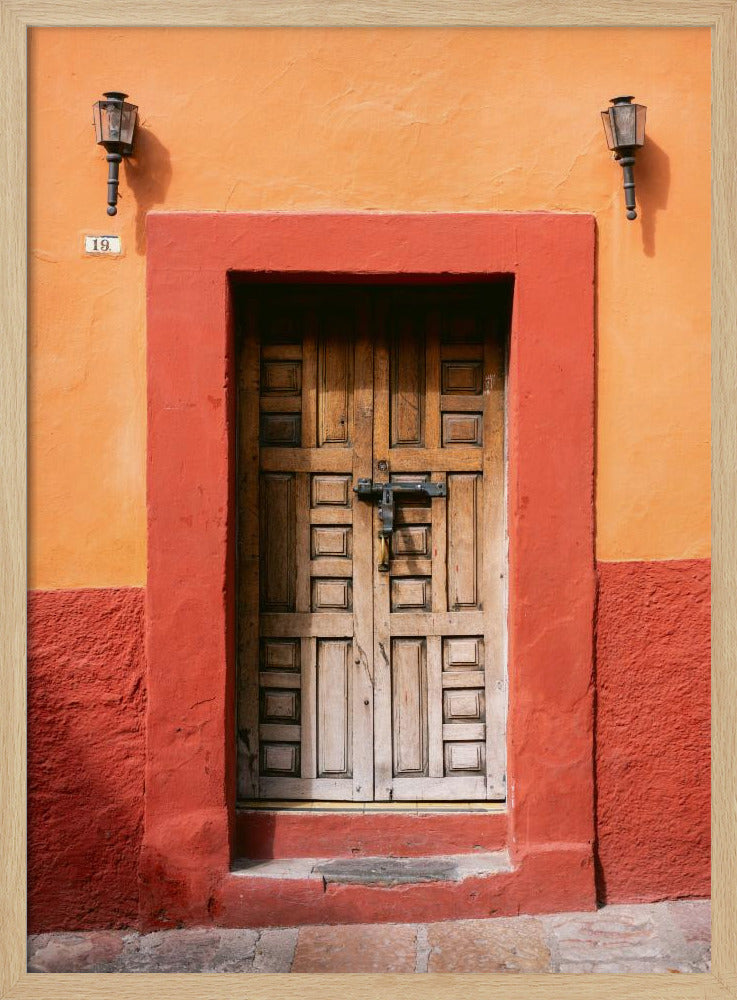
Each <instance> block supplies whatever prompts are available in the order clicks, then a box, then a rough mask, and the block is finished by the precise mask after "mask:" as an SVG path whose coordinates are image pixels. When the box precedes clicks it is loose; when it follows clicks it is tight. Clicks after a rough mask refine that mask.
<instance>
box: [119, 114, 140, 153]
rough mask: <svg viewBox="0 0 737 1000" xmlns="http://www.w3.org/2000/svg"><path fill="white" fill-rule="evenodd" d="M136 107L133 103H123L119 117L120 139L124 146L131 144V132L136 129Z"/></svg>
mask: <svg viewBox="0 0 737 1000" xmlns="http://www.w3.org/2000/svg"><path fill="white" fill-rule="evenodd" d="M137 112H138V108H137V107H136V105H135V104H124V105H123V108H122V114H121V119H120V141H121V142H122V143H124V144H125V145H126V146H132V145H133V133H134V132H135V129H136V115H137Z"/></svg>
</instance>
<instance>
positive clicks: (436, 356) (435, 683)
mask: <svg viewBox="0 0 737 1000" xmlns="http://www.w3.org/2000/svg"><path fill="white" fill-rule="evenodd" d="M440 321H441V318H440V312H439V310H438V309H437V308H434V309H432V310H431V311H430V313H429V315H428V323H427V334H426V347H425V350H426V360H425V372H426V382H425V385H426V399H425V414H426V417H425V435H426V436H425V447H426V448H428V449H429V450H431V451H436V450H437V449H439V448H440ZM429 471H430V479H431V481H432V482H433V483H445V482H446V475H445V473H444V472H433V471H432V470H429ZM446 513H447V505H446V501H445V498H444V497H437V498H436V499H434V500H433V501H432V505H431V524H430V544H431V549H430V555H431V559H432V562H431V566H432V570H431V572H432V584H431V587H432V611H433V614H436V613H438V612H439V613H444V612H446V611H447V610H448V594H447V587H446V564H445V558H446V555H445V530H446V529H445V520H446ZM426 642H427V731H428V776H429V777H430V778H442V776H443V685H442V670H443V639H442V636H440V635H428V636H427V638H426Z"/></svg>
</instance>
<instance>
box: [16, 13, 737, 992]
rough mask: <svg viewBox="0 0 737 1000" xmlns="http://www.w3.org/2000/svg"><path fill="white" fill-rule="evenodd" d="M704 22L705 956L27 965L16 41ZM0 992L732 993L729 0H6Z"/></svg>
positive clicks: (735, 964)
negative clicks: (708, 950)
mask: <svg viewBox="0 0 737 1000" xmlns="http://www.w3.org/2000/svg"><path fill="white" fill-rule="evenodd" d="M164 24H165V25H170V26H194V25H196V26H203V27H220V26H242V27H249V26H272V27H279V26H324V27H328V26H336V27H338V26H345V25H351V26H359V27H369V26H376V27H392V26H434V25H437V26H443V27H450V26H458V27H461V26H474V25H475V26H486V27H501V26H521V27H525V26H529V27H568V26H586V27H619V28H621V27H630V26H631V27H708V28H710V29H711V38H712V109H713V117H712V122H713V125H712V128H713V132H712V135H713V144H712V168H713V169H712V196H713V210H712V264H713V270H712V359H713V372H712V432H713V482H712V500H713V522H712V523H713V539H714V546H713V547H714V552H713V558H712V583H713V596H712V609H713V627H712V834H713V854H712V857H713V862H712V871H713V879H712V900H713V910H712V912H713V929H712V971H711V973H709V974H693V975H674V974H667V975H660V974H652V973H651V974H645V975H601V974H596V975H582V974H578V975H560V974H558V975H549V974H548V975H538V976H526V975H508V974H506V975H424V976H417V975H410V976H406V975H405V976H397V975H348V976H343V975H325V976H323V975H314V974H312V975H295V974H289V975H263V976H258V975H256V976H254V975H250V974H249V975H243V976H240V975H238V976H234V975H208V976H203V975H191V974H181V975H161V974H156V975H152V974H136V975H113V974H96V975H79V974H65V975H39V974H35V975H33V974H32V975H29V974H27V973H26V971H25V970H26V846H25V844H26V841H25V827H26V737H25V715H26V673H25V652H26V549H27V534H26V532H27V521H26V387H27V383H26V371H27V369H26V206H27V200H26V112H27V107H26V72H27V64H26V43H27V31H28V29H29V28H31V27H35V26H64V27H70V28H74V27H77V26H110V27H113V26H131V27H132V26H160V25H164ZM0 34H1V39H0V122H1V123H2V132H1V134H2V140H1V141H0V246H1V257H0V315H1V316H2V324H0V580H1V582H2V593H1V596H0V665H1V666H2V695H0V706H1V708H0V711H2V715H3V719H2V727H1V729H0V738H1V740H2V745H1V746H0V793H1V794H2V804H1V807H0V829H1V833H0V844H2V863H1V867H2V875H1V877H0V907H1V910H2V949H1V951H0V997H1V998H6V997H7V998H11V997H12V998H21V997H44V998H49V1000H51V998H53V1000H66V998H68V1000H88V998H89V1000H92V998H93V997H95V998H96V997H111V998H112V997H115V998H117V1000H129V998H130V1000H132V998H135V997H141V998H144V997H150V996H154V997H156V998H157V1000H167V998H172V1000H175V998H176V1000H188V998H193V1000H194V998H205V997H207V998H209V1000H216V998H220V997H222V998H225V997H227V998H232V997H235V996H244V997H245V996H248V997H249V998H253V1000H268V998H277V997H279V998H290V997H294V998H297V997H299V998H303V997H304V998H311V997H314V998H318V997H319V998H322V1000H329V998H336V1000H337V998H340V1000H345V998H350V1000H359V998H369V997H371V998H380V997H387V998H389V997H395V996H396V995H397V994H401V995H402V996H403V997H405V998H406V1000H416V998H420V997H423V998H424V997H427V998H430V997H435V996H443V997H458V998H461V997H463V998H464V1000H472V998H476V997H479V998H480V997H492V996H499V997H502V996H503V997H505V998H510V997H520V998H521V997H525V998H527V997H548V996H549V997H551V998H552V997H559V996H562V995H565V996H567V997H569V998H570V1000H576V998H579V997H580V998H584V997H585V998H590V997H602V998H604V997H611V998H614V997H617V998H618V1000H619V998H628V997H631V998H636V997H641V998H643V1000H645V998H647V1000H660V998H663V1000H665V998H673V1000H676V998H678V1000H682V998H683V1000H685V998H694V1000H696V998H697V997H698V998H712V997H713V998H716V997H727V996H734V997H737V893H736V892H735V888H736V887H737V851H736V850H735V839H737V796H736V795H735V783H736V782H737V767H736V766H735V760H736V758H737V669H735V663H734V661H735V650H736V649H737V609H736V608H735V600H736V596H735V595H736V594H737V513H736V512H737V391H736V390H735V388H734V380H735V377H736V376H737V360H736V355H737V221H736V220H737V166H735V164H737V0H614V2H597V0H504V2H498V3H493V2H488V0H487V2H484V0H456V2H455V3H453V4H448V3H447V2H445V0H394V2H391V0H365V2H359V0H355V2H345V0H241V2H234V0H180V2H179V3H178V4H176V5H171V4H168V3H163V2H161V0H137V2H130V0H118V2H116V3H103V2H101V0H0Z"/></svg>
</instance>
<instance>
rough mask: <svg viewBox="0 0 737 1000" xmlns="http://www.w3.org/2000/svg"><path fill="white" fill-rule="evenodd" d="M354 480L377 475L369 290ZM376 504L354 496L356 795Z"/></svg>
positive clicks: (363, 756)
mask: <svg viewBox="0 0 737 1000" xmlns="http://www.w3.org/2000/svg"><path fill="white" fill-rule="evenodd" d="M356 304H357V310H356V316H357V318H356V337H355V355H354V390H353V427H354V443H353V485H355V484H356V483H357V482H358V480H359V479H360V478H370V477H371V475H372V471H373V469H372V458H373V423H374V350H373V343H372V337H371V333H372V331H371V314H370V310H369V301H368V297H367V296H366V295H360V296H359V295H358V293H357V294H356ZM373 548H374V547H373V507H372V505H371V504H367V503H360V502H358V501H357V500H356V499H355V496H354V501H353V595H354V598H353V657H352V661H353V662H352V670H353V675H354V683H353V734H354V737H353V798H354V799H356V800H361V801H370V800H371V799H373V797H374V684H373V678H374V596H373V579H372V576H373Z"/></svg>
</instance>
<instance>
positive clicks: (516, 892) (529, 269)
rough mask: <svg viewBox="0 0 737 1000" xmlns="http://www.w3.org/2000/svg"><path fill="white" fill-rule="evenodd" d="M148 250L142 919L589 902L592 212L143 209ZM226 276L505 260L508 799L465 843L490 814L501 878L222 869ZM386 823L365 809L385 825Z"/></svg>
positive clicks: (229, 461) (326, 276)
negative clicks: (373, 882)
mask: <svg viewBox="0 0 737 1000" xmlns="http://www.w3.org/2000/svg"><path fill="white" fill-rule="evenodd" d="M147 259H148V278H147V281H148V292H147V301H148V536H149V549H148V553H149V554H148V584H147V590H146V612H147V614H146V644H147V659H148V685H147V686H148V705H147V739H148V754H147V764H146V785H145V828H144V837H143V846H142V857H141V876H140V877H141V896H140V900H141V921H142V924H143V925H144V926H149V927H150V926H170V925H175V924H177V923H185V924H187V923H188V924H197V923H207V922H210V921H215V922H217V923H221V924H224V925H232V926H248V925H249V924H260V925H264V924H269V923H272V924H280V923H281V924H285V923H299V922H313V923H319V922H334V921H335V920H341V921H343V920H354V921H355V920H366V919H378V920H382V919H383V920H426V919H436V920H437V919H443V918H447V917H450V916H454V917H456V918H458V917H459V916H468V917H472V916H483V915H487V916H488V915H489V914H491V913H495V914H502V913H510V912H514V913H516V912H520V911H526V912H544V911H554V910H559V909H584V908H592V907H593V906H594V905H595V891H594V871H593V855H592V850H593V839H594V805H593V687H592V681H593V621H594V598H595V574H594V505H593V491H594V285H593V282H594V220H593V217H591V216H587V215H562V214H561V215H557V214H542V213H532V214H511V213H510V214H457V215H441V214H437V215H436V214H432V215H419V214H418V215H384V214H362V213H356V214H334V215H321V214H308V215H290V214H233V215H228V214H209V213H207V214H186V213H182V214H176V213H174V214H168V213H162V214H156V213H154V214H151V215H149V217H148V253H147ZM237 273H241V274H244V275H248V276H249V277H250V278H254V279H257V278H258V276H259V275H273V274H274V273H278V274H281V275H283V276H285V277H288V276H290V275H294V276H296V275H300V277H301V278H304V276H305V275H311V276H313V277H314V279H315V280H325V281H330V280H331V279H338V278H340V277H342V278H343V280H345V279H346V278H348V277H351V278H358V279H361V280H370V279H371V278H372V277H376V278H377V279H378V278H381V279H382V280H387V279H389V278H391V279H393V280H402V279H403V276H404V277H408V276H413V277H414V278H418V277H425V278H427V277H433V276H437V277H438V279H444V280H448V279H449V278H451V277H452V278H455V279H458V280H463V278H464V277H468V276H475V277H479V276H483V275H489V276H492V275H499V274H506V275H513V276H514V280H515V292H514V308H513V316H512V331H511V349H510V369H509V383H508V393H509V415H508V454H509V470H510V471H509V496H508V528H509V561H510V593H509V608H510V610H509V622H508V628H509V717H508V741H507V742H508V789H509V800H508V810H507V814H506V816H505V817H501V818H497V817H495V818H494V820H493V826H492V828H493V831H494V832H493V833H491V832H490V833H484V834H483V836H484V837H485V838H487V839H486V840H485V841H484V842H485V843H489V842H490V841H489V840H488V838H489V836H491V837H497V836H499V832H500V831H501V833H502V834H503V835H505V836H506V843H507V846H508V849H509V852H510V856H511V859H512V862H513V870H512V871H511V872H506V873H502V874H497V875H496V876H494V877H493V878H487V879H477V880H475V881H473V880H467V881H465V882H463V883H462V884H460V883H455V884H445V883H435V884H428V883H422V884H416V885H411V886H404V887H402V889H401V890H400V891H397V890H396V889H391V888H377V887H366V886H356V885H340V886H331V887H330V888H329V890H328V891H327V892H325V891H323V888H322V886H321V884H320V885H319V887H318V891H315V887H314V880H313V882H312V884H310V885H308V884H307V883H306V882H305V883H299V882H290V883H288V884H283V883H280V882H279V881H277V880H271V879H270V880H269V889H268V892H264V891H263V890H261V889H258V888H255V887H254V886H253V885H252V884H251V882H250V881H249V880H248V879H244V878H243V876H238V875H234V874H232V873H231V872H230V863H231V858H232V856H233V853H234V850H235V844H236V816H235V773H234V771H235V735H234V734H235V719H234V708H233V706H234V701H235V698H234V689H235V663H234V644H233V631H234V586H233V583H234V566H233V552H234V546H233V527H234V482H233V454H234V452H233V419H232V417H233V409H234V402H235V400H234V389H233V387H234V381H233V373H232V354H233V352H232V317H231V308H230V278H231V276H232V275H234V274H237ZM390 817H391V814H383V816H382V819H381V820H377V821H376V822H379V823H384V824H388V823H391V822H392V821H391V819H390ZM436 819H437V817H436ZM244 822H247V817H241V818H240V819H239V824H240V825H242V823H244ZM260 822H262V823H263V822H264V821H260ZM332 822H334V820H333V821H332ZM351 822H352V823H353V824H354V827H355V828H356V829H360V830H362V831H363V835H364V836H365V837H367V838H368V842H372V837H373V842H375V843H376V842H378V841H377V840H376V829H375V828H372V826H371V824H372V820H371V814H368V813H367V814H365V815H364V816H363V817H362V818H361V819H360V820H359V819H355V820H352V821H351ZM396 822H397V825H398V826H399V827H401V826H402V824H405V825H406V824H407V823H408V822H409V821H408V820H407V819H406V818H403V819H401V820H399V819H398V820H397V821H396ZM412 822H416V823H421V819H420V818H416V819H414V820H413V821H412ZM428 822H430V821H428ZM454 822H456V823H457V822H458V818H457V817H456V819H455V820H454ZM464 822H465V823H467V824H469V825H470V826H469V828H470V827H472V825H473V824H474V823H479V824H481V825H483V823H484V822H487V823H488V819H487V820H484V817H483V815H482V814H478V813H469V814H468V816H467V817H465V819H464ZM410 825H411V824H410ZM492 828H489V829H490V830H491V829H492ZM429 829H430V827H428V830H429ZM448 829H450V827H448ZM372 831H373V832H372ZM416 832H417V831H415V833H416ZM479 833H482V826H479ZM259 836H260V834H259V832H258V831H257V830H256V829H254V830H253V831H251V832H249V831H247V830H246V831H244V830H242V829H241V830H240V831H239V836H238V839H239V840H240V841H242V842H247V843H254V844H255V843H257V842H258V838H259ZM424 836H425V835H424V834H420V835H419V841H418V842H420V843H421V842H422V841H423V837H424ZM459 836H461V833H460V832H459ZM288 839H289V838H288V837H287V836H285V837H284V838H283V842H284V844H285V845H286V844H287V842H288ZM451 841H452V837H451ZM316 846H317V845H316ZM451 846H452V843H449V847H451ZM315 853H319V851H316V852H315Z"/></svg>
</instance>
